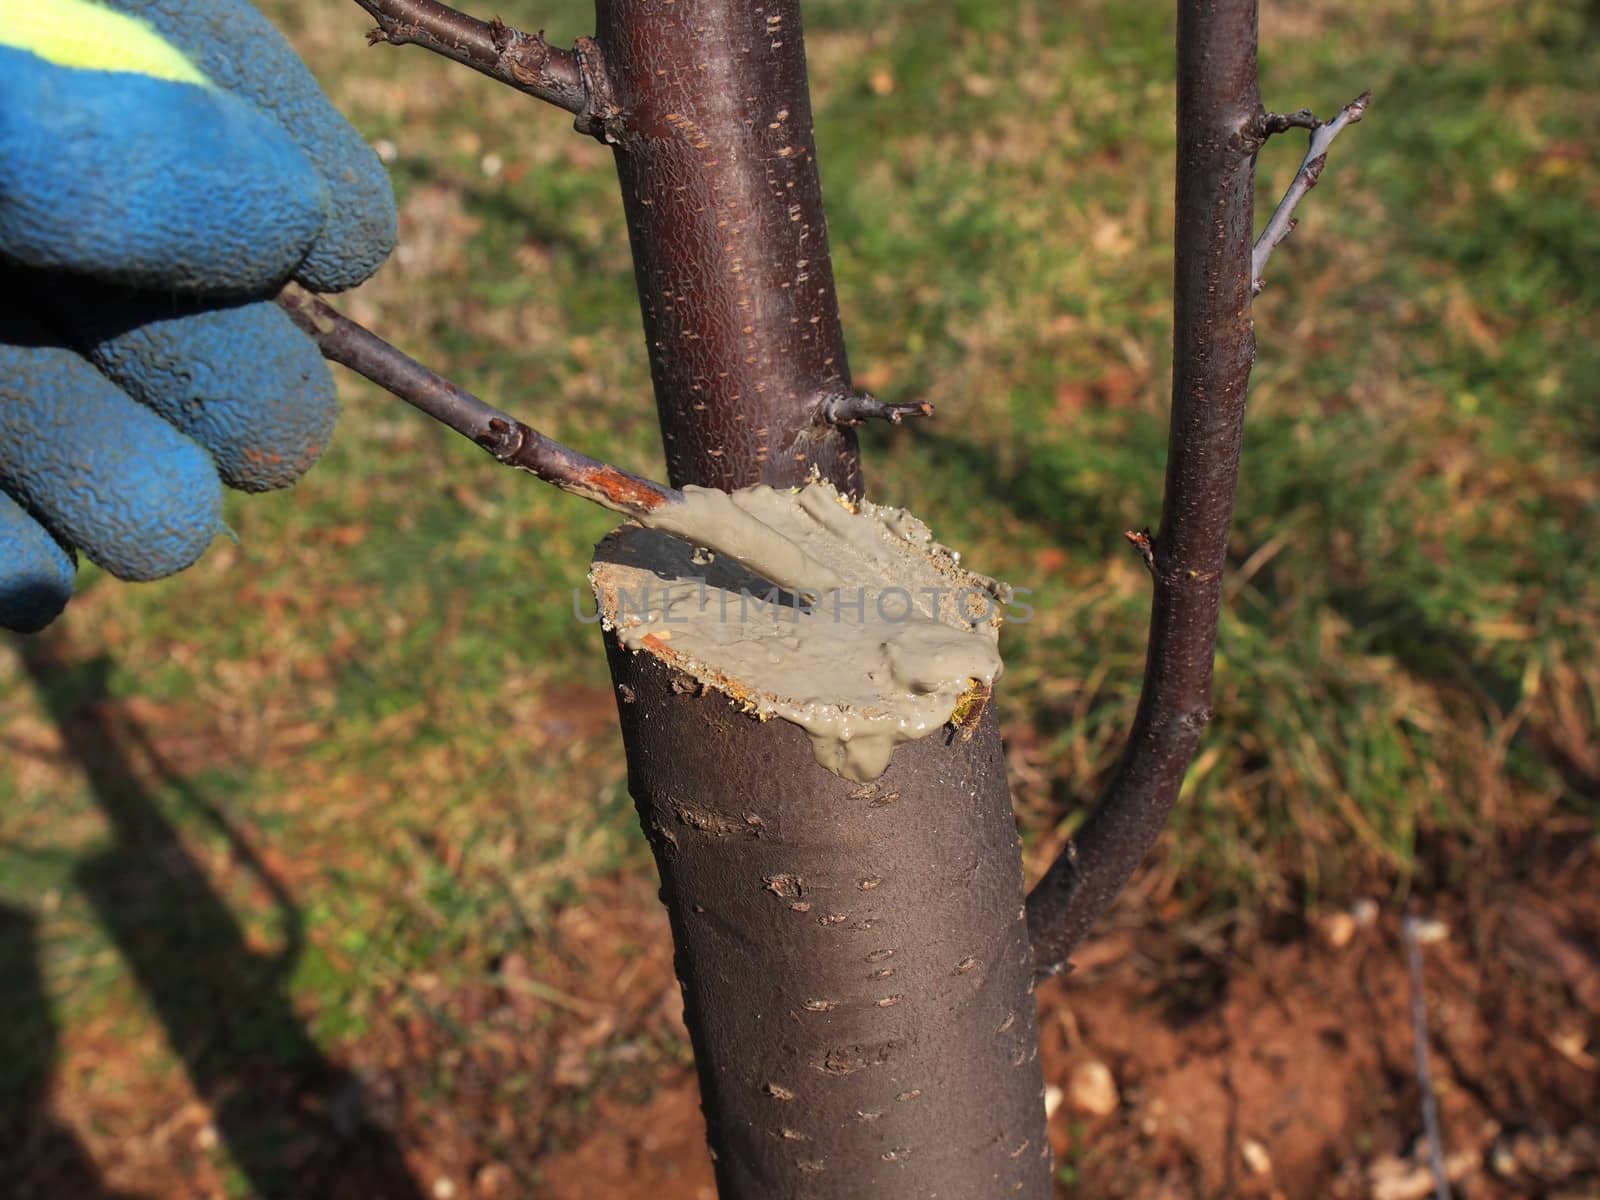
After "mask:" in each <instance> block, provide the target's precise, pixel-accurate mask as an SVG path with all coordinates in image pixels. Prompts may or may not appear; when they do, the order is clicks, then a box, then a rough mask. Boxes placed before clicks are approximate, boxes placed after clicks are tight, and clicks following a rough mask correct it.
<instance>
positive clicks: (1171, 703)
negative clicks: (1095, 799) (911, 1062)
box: [1028, 0, 1266, 974]
mask: <svg viewBox="0 0 1600 1200" xmlns="http://www.w3.org/2000/svg"><path fill="white" fill-rule="evenodd" d="M1265 136H1266V113H1265V112H1264V111H1263V109H1262V107H1261V96H1260V91H1259V88H1258V85H1257V76H1256V0H1179V4H1178V180H1177V235H1176V248H1177V261H1176V266H1175V270H1174V281H1175V282H1174V302H1173V363H1172V429H1171V434H1170V436H1169V440H1168V447H1169V450H1168V456H1167V479H1166V495H1165V498H1164V500H1163V502H1162V507H1161V527H1160V530H1159V531H1158V532H1157V533H1156V534H1155V536H1154V538H1153V539H1152V544H1151V545H1150V547H1149V558H1148V561H1149V563H1150V569H1151V574H1152V576H1153V577H1154V580H1155V595H1154V599H1153V603H1152V607H1151V616H1150V641H1149V649H1148V652H1147V657H1146V660H1145V674H1144V687H1143V690H1142V691H1141V692H1140V694H1139V708H1138V712H1137V714H1136V715H1135V717H1134V725H1133V730H1132V732H1131V733H1130V734H1129V735H1128V745H1127V747H1126V748H1125V749H1124V751H1123V753H1122V758H1121V760H1120V761H1119V762H1118V764H1117V767H1116V769H1115V771H1114V772H1113V773H1112V776H1111V780H1110V782H1109V783H1108V784H1107V786H1106V789H1105V792H1104V793H1103V794H1102V796H1101V798H1100V801H1099V803H1098V805H1097V806H1096V807H1095V810H1094V812H1093V813H1092V814H1091V815H1090V817H1089V819H1088V821H1087V822H1085V824H1084V825H1083V827H1082V828H1081V829H1080V830H1079V831H1078V833H1077V835H1076V836H1075V837H1074V838H1073V839H1072V841H1071V842H1070V843H1069V844H1068V846H1067V848H1066V849H1065V850H1064V851H1063V852H1062V854H1061V856H1060V857H1059V858H1058V859H1057V860H1056V861H1055V863H1054V864H1052V865H1051V867H1050V870H1049V871H1048V872H1047V873H1046V875H1045V877H1044V878H1043V879H1042V880H1041V881H1040V882H1039V884H1038V886H1037V887H1036V888H1035V889H1034V891H1033V894H1032V895H1030V896H1029V897H1028V927H1029V933H1030V937H1031V940H1032V943H1033V949H1034V954H1035V956H1036V958H1037V960H1038V969H1039V971H1040V973H1041V974H1048V973H1050V972H1052V971H1054V970H1056V969H1058V968H1059V967H1060V966H1061V965H1062V964H1063V963H1064V962H1065V961H1066V959H1067V956H1068V955H1069V954H1071V952H1072V949H1073V947H1074V946H1076V945H1077V944H1078V942H1079V941H1080V940H1081V939H1082V938H1083V936H1084V934H1085V933H1086V932H1088V929H1089V927H1090V925H1091V924H1092V923H1093V922H1094V920H1095V918H1096V917H1098V916H1099V915H1100V914H1101V913H1102V912H1104V911H1105V909H1106V907H1107V906H1108V905H1109V904H1110V903H1111V901H1112V900H1113V899H1114V898H1115V897H1116V894H1117V893H1118V892H1119V891H1121V890H1122V887H1123V884H1125V883H1126V882H1127V879H1128V876H1129V875H1131V874H1132V873H1133V870H1134V868H1135V867H1137V866H1138V865H1139V863H1140V862H1141V861H1143V859H1144V857H1145V855H1146V854H1147V853H1148V852H1149V850H1150V847H1151V846H1152V845H1153V844H1154V843H1155V839H1156V837H1157V836H1158V835H1159V834H1160V832H1161V829H1162V827H1163V826H1164V825H1165V824H1166V820H1167V816H1168V814H1169V813H1170V812H1171V811H1172V806H1173V804H1174V802H1175V801H1176V800H1177V798H1178V792H1179V789H1180V788H1181V787H1182V785H1183V777H1184V773H1185V772H1186V771H1187V770H1188V767H1189V763H1190V761H1191V760H1192V759H1193V758H1194V753H1195V749H1196V747H1197V746H1198V744H1199V740H1200V732H1201V730H1202V729H1203V728H1204V727H1205V724H1206V721H1207V720H1209V719H1210V716H1211V673H1212V660H1213V658H1214V656H1215V652H1216V641H1217V617H1218V613H1219V611H1220V609H1221V604H1222V568H1223V563H1224V560H1225V559H1226V557H1227V549H1228V528H1229V524H1230V523H1231V521H1232V519H1233V497H1234V491H1235V488H1236V486H1237V484H1238V478H1239V447H1240V440H1241V438H1242V436H1243V431H1244V410H1245V391H1246V388H1247V387H1248V385H1249V382H1250V367H1251V364H1252V363H1253V362H1254V359H1255V337H1254V334H1253V333H1252V332H1251V324H1250V298H1251V270H1250V254H1251V238H1252V233H1253V229H1252V222H1253V219H1254V206H1253V201H1254V189H1255V161H1256V152H1257V151H1258V150H1259V149H1260V146H1261V142H1262V140H1263V139H1264V138H1265Z"/></svg>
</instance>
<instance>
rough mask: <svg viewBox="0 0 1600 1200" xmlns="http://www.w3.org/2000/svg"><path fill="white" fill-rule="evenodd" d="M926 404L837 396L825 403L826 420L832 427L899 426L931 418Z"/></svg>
mask: <svg viewBox="0 0 1600 1200" xmlns="http://www.w3.org/2000/svg"><path fill="white" fill-rule="evenodd" d="M931 416H933V405H932V404H930V403H928V401H926V400H905V401H898V402H891V401H888V400H879V399H878V398H877V397H876V396H874V395H873V394H872V393H871V392H837V393H835V394H834V395H831V396H829V397H828V398H827V399H826V400H824V401H823V402H822V419H823V420H824V421H826V422H828V424H830V425H859V424H860V423H861V422H862V421H887V422H889V424H891V425H898V424H900V422H901V421H903V420H905V418H907V417H931Z"/></svg>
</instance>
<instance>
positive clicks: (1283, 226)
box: [1250, 92, 1372, 296]
mask: <svg viewBox="0 0 1600 1200" xmlns="http://www.w3.org/2000/svg"><path fill="white" fill-rule="evenodd" d="M1371 103H1372V93H1371V92H1362V93H1361V95H1359V96H1357V97H1356V98H1355V99H1354V100H1352V101H1350V103H1349V104H1346V105H1345V106H1344V107H1343V108H1342V109H1340V110H1339V115H1338V116H1336V117H1335V118H1334V119H1333V120H1331V121H1328V122H1326V123H1323V124H1317V123H1315V122H1316V118H1315V117H1312V122H1313V124H1312V125H1311V126H1310V128H1311V146H1310V148H1309V149H1307V150H1306V156H1305V159H1304V161H1302V162H1301V164H1300V169H1299V170H1298V171H1296V172H1295V173H1294V179H1293V181H1291V182H1290V184H1289V190H1288V191H1286V192H1284V194H1283V199H1282V200H1280V201H1278V207H1277V208H1276V209H1275V210H1273V213H1272V219H1271V220H1270V221H1268V222H1267V227H1266V228H1265V229H1263V230H1262V231H1261V236H1260V237H1259V238H1257V239H1256V246H1255V250H1254V252H1253V253H1252V254H1251V256H1250V294H1251V295H1252V296H1254V295H1258V294H1260V292H1261V289H1262V288H1264V287H1265V286H1266V285H1267V281H1266V279H1265V278H1264V277H1263V275H1262V272H1263V271H1265V270H1266V268H1267V260H1268V259H1269V258H1271V257H1272V252H1273V251H1274V250H1276V249H1277V248H1278V245H1279V243H1281V242H1282V241H1283V239H1284V238H1286V237H1288V236H1289V234H1290V233H1292V232H1293V231H1294V227H1295V224H1296V222H1295V217H1294V210H1295V209H1297V208H1299V207H1300V201H1302V200H1304V199H1305V198H1306V193H1308V192H1309V191H1311V189H1312V188H1314V187H1316V186H1317V180H1319V179H1321V178H1322V168H1323V167H1325V166H1327V164H1328V147H1329V146H1331V145H1333V139H1334V138H1336V137H1338V136H1339V134H1340V133H1341V132H1343V131H1344V129H1345V128H1346V127H1347V126H1350V125H1354V124H1355V123H1356V122H1357V121H1359V120H1361V118H1362V117H1363V116H1365V115H1366V112H1367V105H1369V104H1371ZM1302 115H1305V116H1310V113H1309V112H1308V111H1307V110H1306V109H1301V110H1300V112H1298V113H1294V114H1292V115H1290V116H1287V117H1280V116H1279V115H1278V114H1271V115H1269V116H1268V118H1267V131H1268V132H1269V133H1276V132H1281V131H1282V129H1287V128H1289V127H1290V126H1291V125H1295V126H1303V125H1304V122H1303V121H1301V120H1299V118H1300V117H1301V116H1302ZM1275 119H1277V120H1281V121H1282V122H1283V124H1282V125H1281V126H1274V124H1273V122H1274V120H1275Z"/></svg>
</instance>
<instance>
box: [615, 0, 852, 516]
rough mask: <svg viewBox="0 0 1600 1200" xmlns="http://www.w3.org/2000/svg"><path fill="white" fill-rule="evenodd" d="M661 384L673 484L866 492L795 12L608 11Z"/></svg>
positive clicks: (629, 3)
mask: <svg viewBox="0 0 1600 1200" xmlns="http://www.w3.org/2000/svg"><path fill="white" fill-rule="evenodd" d="M596 19H597V33H596V41H597V42H598V43H599V45H600V47H601V50H602V52H603V54H604V57H605V70H606V74H607V77H608V79H609V81H610V85H611V91H612V102H613V104H614V105H615V107H616V109H617V110H619V111H620V113H621V114H622V115H621V117H620V119H619V120H618V121H617V122H616V123H615V125H616V130H615V134H614V136H615V144H616V159H617V172H618V175H619V176H620V178H621V183H622V198H623V205H624V208H625V210H626V212H627V218H628V234H629V237H630V238H631V239H632V243H633V261H634V271H635V275H636V278H637V282H638V288H639V301H640V305H641V307H642V309H643V313H644V330H645V338H646V341H647V343H648V346H649V351H650V370H651V375H652V377H653V379H654V382H655V392H656V406H657V409H658V410H659V412H660V415H661V433H662V438H663V439H664V442H665V446H666V454H667V471H668V474H669V476H670V478H671V481H672V483H673V484H674V485H676V486H679V487H681V486H683V485H684V484H687V483H698V484H702V485H704V486H706V487H718V488H722V489H723V490H724V491H732V490H734V489H735V488H739V487H744V486H746V485H748V484H752V483H768V484H772V485H774V486H778V487H788V486H794V485H797V484H800V483H804V482H805V480H806V477H807V476H808V475H809V474H810V472H811V471H812V469H813V468H815V469H816V470H817V471H818V472H820V473H821V475H822V478H824V479H827V480H829V481H830V482H832V483H833V484H834V485H835V486H836V487H838V488H839V490H840V491H842V492H846V493H849V494H859V493H860V491H861V467H860V459H859V456H858V454H857V450H856V439H855V434H854V433H853V432H852V431H851V430H849V429H841V428H838V427H835V426H832V425H829V424H828V423H827V422H826V421H824V420H823V418H822V416H821V414H820V408H821V404H822V402H823V401H824V400H825V399H826V398H827V396H828V395H830V394H833V393H837V392H841V391H844V392H848V391H849V390H850V367H849V364H848V362H847V361H846V358H845V348H844V334H843V331H842V330H841V328H840V324H839V306H838V301H837V299H836V297H835V295H834V286H833V264H832V262H831V260H830V259H829V256H828V232H827V224H826V221H825V219H824V217H823V209H822V187H821V183H820V181H819V178H818V174H817V155H816V146H815V144H814V142H813V139H812V133H811V98H810V94H809V90H808V88H807V84H806V58H805V45H804V39H803V37H802V34H801V28H800V6H799V4H798V3H795V0H773V2H768V3H759V2H758V3H749V2H748V0H677V2H662V0H600V3H598V4H597V5H596Z"/></svg>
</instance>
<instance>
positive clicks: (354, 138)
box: [294, 118, 400, 292]
mask: <svg viewBox="0 0 1600 1200" xmlns="http://www.w3.org/2000/svg"><path fill="white" fill-rule="evenodd" d="M339 123H340V125H341V126H343V128H342V129H339V128H335V129H331V130H329V131H328V133H327V135H326V136H325V139H324V142H323V145H322V147H320V148H321V149H323V151H324V152H323V153H321V154H317V153H313V154H312V160H313V162H315V163H316V164H317V166H318V168H319V169H322V170H323V171H324V173H325V175H326V170H327V168H326V167H325V166H324V163H323V161H322V160H324V159H326V158H329V157H333V158H335V160H336V161H337V162H338V163H339V164H340V169H339V172H338V174H339V177H338V178H337V179H332V180H326V182H327V183H328V190H329V193H330V194H331V195H333V196H336V197H338V199H337V202H336V203H334V204H332V205H331V206H330V211H329V214H328V219H327V222H326V223H325V224H324V225H323V227H322V232H321V233H319V234H318V235H317V239H316V241H314V242H313V243H312V244H311V249H310V250H309V251H308V252H307V254H306V257H305V258H304V259H303V260H302V261H301V263H300V265H299V266H298V267H297V268H296V269H295V273H294V277H295V279H297V280H298V281H299V282H300V283H302V284H304V285H305V286H306V287H308V288H310V289H311V290H312V291H314V292H343V291H348V290H349V289H350V288H353V287H355V286H356V285H357V284H361V283H364V282H366V281H367V280H368V279H370V278H371V277H372V275H373V274H374V273H375V272H376V271H377V270H378V268H379V267H381V266H382V265H383V263H384V260H385V259H387V258H388V257H389V255H390V253H391V252H392V251H393V250H394V247H395V243H396V242H397V241H398V240H399V237H400V220H399V213H398V211H397V210H396V208H395V200H394V189H393V188H392V187H390V185H389V173H388V171H387V170H385V168H384V165H383V163H382V162H381V161H380V160H379V158H378V156H377V154H376V153H374V151H373V149H372V147H371V146H369V145H367V143H366V142H364V141H363V140H362V139H361V137H360V135H359V134H357V133H356V131H355V130H354V129H352V128H351V127H350V126H348V125H345V124H344V121H343V118H340V121H339Z"/></svg>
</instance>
